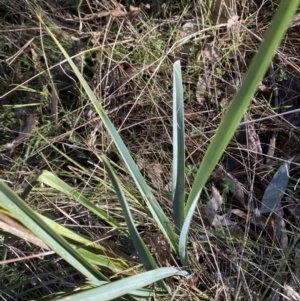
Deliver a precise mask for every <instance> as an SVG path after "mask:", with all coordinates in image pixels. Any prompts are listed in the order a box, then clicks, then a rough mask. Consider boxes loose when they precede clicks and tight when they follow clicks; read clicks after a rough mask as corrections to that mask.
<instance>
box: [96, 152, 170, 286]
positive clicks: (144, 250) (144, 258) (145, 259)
mask: <svg viewBox="0 0 300 301" xmlns="http://www.w3.org/2000/svg"><path fill="white" fill-rule="evenodd" d="M101 157H102V160H103V164H104V166H105V169H106V171H107V173H108V176H109V178H110V180H111V182H112V184H113V186H114V188H115V191H116V194H117V196H118V199H119V202H120V204H121V207H122V212H123V215H124V219H125V222H126V225H127V227H128V230H129V233H130V238H131V240H132V242H133V244H134V246H135V249H136V250H137V252H138V254H139V258H140V260H141V262H142V263H143V266H144V268H145V269H146V270H147V271H149V270H155V269H157V268H158V266H157V265H156V263H155V260H154V258H153V257H152V255H151V253H150V251H149V249H148V247H147V246H146V245H145V243H144V241H143V240H142V238H141V236H140V235H139V233H138V231H137V229H136V227H135V225H134V221H133V218H132V215H131V212H130V209H129V206H128V203H127V200H126V198H125V195H124V193H123V191H122V189H121V186H120V185H119V182H118V180H117V178H116V175H115V173H114V171H113V169H112V167H111V165H110V164H109V162H108V160H107V159H106V158H105V157H104V156H101ZM159 285H160V287H161V288H163V289H167V286H166V285H165V284H164V282H163V281H160V282H159Z"/></svg>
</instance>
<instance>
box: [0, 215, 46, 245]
mask: <svg viewBox="0 0 300 301" xmlns="http://www.w3.org/2000/svg"><path fill="white" fill-rule="evenodd" d="M0 228H1V229H3V230H4V231H7V232H9V233H11V234H13V235H15V236H17V237H20V238H21V239H24V240H27V241H29V242H31V243H33V244H34V245H36V246H39V247H41V248H43V249H46V250H49V247H48V246H47V245H46V244H45V243H44V242H43V241H42V240H40V239H39V238H38V237H37V236H35V235H34V234H33V233H32V232H30V231H29V230H28V229H26V228H25V227H23V226H22V225H20V224H19V223H17V222H16V221H15V220H14V219H12V218H11V217H9V216H8V215H6V214H4V213H2V212H0Z"/></svg>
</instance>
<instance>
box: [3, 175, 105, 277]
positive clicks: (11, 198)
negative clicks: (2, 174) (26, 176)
mask: <svg viewBox="0 0 300 301" xmlns="http://www.w3.org/2000/svg"><path fill="white" fill-rule="evenodd" d="M0 206H1V207H2V208H4V209H5V210H7V211H8V212H11V213H13V214H14V215H15V216H17V217H18V220H19V221H20V222H21V223H22V224H23V225H26V227H27V228H28V229H29V230H30V231H31V232H33V233H34V234H35V235H36V236H37V237H39V238H40V239H41V240H42V241H43V242H44V243H46V244H47V245H48V246H49V247H50V248H51V249H52V250H53V251H55V252H56V253H57V254H59V255H60V256H61V257H62V258H63V259H65V260H66V261H67V262H69V263H70V264H71V265H72V266H73V267H74V268H75V269H77V270H78V271H80V272H81V273H82V274H83V275H85V276H86V277H87V278H89V279H91V280H93V281H95V282H96V283H97V282H98V281H99V280H100V279H103V280H107V279H106V277H104V276H103V275H102V274H101V273H100V272H98V271H97V270H96V269H95V268H94V267H93V266H92V265H91V264H89V263H88V262H87V261H86V260H85V259H84V258H83V257H82V256H80V255H79V254H78V253H77V252H76V251H75V250H74V249H73V248H72V247H71V246H70V245H69V244H68V243H67V242H66V241H65V240H64V239H63V238H62V237H61V236H59V235H58V234H57V233H56V232H55V231H53V230H52V229H51V228H50V227H49V226H48V225H47V224H46V223H45V222H44V221H43V220H42V219H41V218H40V217H39V216H38V215H37V214H36V213H35V212H34V211H33V210H32V209H31V208H30V207H29V206H28V205H27V204H26V203H25V202H24V201H23V200H22V199H21V198H20V197H19V196H18V195H17V194H15V193H14V192H13V191H12V190H11V189H10V188H9V187H8V186H7V185H6V184H4V183H3V182H1V181H0Z"/></svg>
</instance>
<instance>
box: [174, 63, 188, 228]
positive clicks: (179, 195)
mask: <svg viewBox="0 0 300 301" xmlns="http://www.w3.org/2000/svg"><path fill="white" fill-rule="evenodd" d="M184 172H185V138H184V110H183V87H182V78H181V66H180V61H177V62H175V64H174V72H173V181H172V182H173V216H174V223H175V227H176V232H178V233H180V231H181V228H182V225H183V222H184V201H185V186H184V185H185V184H184V183H185V181H184Z"/></svg>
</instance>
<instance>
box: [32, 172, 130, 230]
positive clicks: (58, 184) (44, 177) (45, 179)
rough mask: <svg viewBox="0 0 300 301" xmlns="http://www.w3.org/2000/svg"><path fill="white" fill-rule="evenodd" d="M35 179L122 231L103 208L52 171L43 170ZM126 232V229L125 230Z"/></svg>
mask: <svg viewBox="0 0 300 301" xmlns="http://www.w3.org/2000/svg"><path fill="white" fill-rule="evenodd" d="M37 181H39V182H42V183H44V184H46V185H48V186H50V187H52V188H55V189H56V190H58V191H61V192H62V193H64V194H65V195H67V196H69V197H70V198H72V199H74V200H76V201H77V202H78V203H80V204H81V205H82V206H84V207H86V208H87V209H89V210H91V211H92V212H93V213H95V214H96V215H97V216H99V217H100V218H101V219H102V220H103V221H105V222H107V223H108V224H109V225H111V226H112V227H113V228H116V229H119V231H122V232H124V230H123V228H122V227H121V226H120V225H119V224H118V223H117V222H116V221H115V220H114V219H113V218H111V217H110V216H108V215H107V214H106V213H105V212H104V210H102V209H101V208H99V207H98V206H96V205H94V204H93V203H92V202H90V201H89V200H88V199H87V198H86V197H84V196H83V195H82V194H81V193H79V192H78V191H76V190H75V189H74V188H72V187H71V186H69V185H68V184H67V183H65V182H64V181H62V180H61V179H59V178H58V177H57V176H55V175H54V174H53V173H51V172H49V171H46V170H44V171H43V172H42V173H41V175H40V176H39V177H38V178H37ZM125 234H126V231H125Z"/></svg>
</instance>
